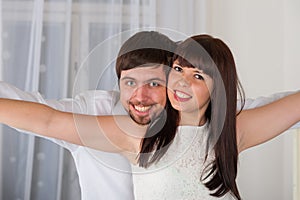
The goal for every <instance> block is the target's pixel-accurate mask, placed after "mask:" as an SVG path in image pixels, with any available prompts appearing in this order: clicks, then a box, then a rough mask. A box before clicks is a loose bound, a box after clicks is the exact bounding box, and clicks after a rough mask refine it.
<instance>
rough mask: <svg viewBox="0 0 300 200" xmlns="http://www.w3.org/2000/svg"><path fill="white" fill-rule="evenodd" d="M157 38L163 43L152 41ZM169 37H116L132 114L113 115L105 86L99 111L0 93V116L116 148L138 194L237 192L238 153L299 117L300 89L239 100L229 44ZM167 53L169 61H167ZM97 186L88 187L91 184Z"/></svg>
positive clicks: (81, 142)
mask: <svg viewBox="0 0 300 200" xmlns="http://www.w3.org/2000/svg"><path fill="white" fill-rule="evenodd" d="M162 38H164V40H162ZM160 40H161V41H164V43H163V42H159V43H156V42H154V41H160ZM147 41H148V42H147ZM166 41H168V42H166ZM146 43H148V44H146ZM166 43H169V44H171V45H169V47H170V48H169V47H168V48H166V47H167V46H165V45H164V44H166ZM142 44H146V45H148V46H143V45H142ZM153 44H154V45H153ZM149 45H150V46H149ZM173 47H174V48H175V46H173V45H172V42H170V40H169V39H168V38H166V37H165V36H163V35H161V34H159V33H157V32H140V33H137V34H136V35H134V36H133V37H132V38H130V39H129V40H128V41H127V42H125V44H124V45H123V46H122V48H121V50H120V54H119V57H118V58H117V64H116V69H117V70H116V71H117V75H118V78H119V85H120V102H121V103H122V105H123V106H124V108H125V110H126V111H127V112H128V114H129V115H130V117H129V116H126V115H115V116H112V115H111V114H112V113H117V114H120V112H118V111H117V110H118V108H117V107H118V105H116V106H112V104H111V103H112V101H114V102H117V101H116V96H115V95H112V94H110V95H111V96H110V97H107V99H104V98H103V100H101V99H100V102H99V103H100V104H101V103H103V105H102V107H97V108H99V109H103V110H104V111H103V113H96V114H98V116H91V115H82V114H74V113H67V112H61V111H58V110H55V109H52V108H51V107H48V106H46V105H42V104H37V103H30V102H25V101H14V100H8V99H1V101H0V110H1V112H0V122H1V123H4V124H7V125H10V126H13V127H15V128H19V129H23V130H27V131H31V132H34V133H36V134H38V135H41V136H44V137H48V138H56V139H58V140H62V141H66V142H67V143H71V144H74V146H73V147H74V149H73V150H74V152H76V151H77V149H79V148H83V147H79V146H87V147H89V148H92V149H96V150H101V151H107V152H114V153H120V154H121V155H123V156H125V157H126V158H127V159H128V160H130V162H131V163H132V169H133V172H134V174H133V183H134V193H135V198H136V199H199V198H200V199H215V198H216V199H217V197H222V198H224V197H225V198H231V197H233V198H235V199H241V197H240V195H239V192H238V189H237V186H236V182H235V179H236V173H237V160H238V154H239V153H240V152H241V151H243V150H245V149H247V148H250V147H252V146H255V145H258V144H260V143H263V142H266V141H268V140H270V139H271V138H273V137H275V136H277V135H278V134H280V133H282V132H283V131H285V130H286V129H288V128H290V127H291V126H292V125H293V124H295V123H296V122H298V121H299V120H300V108H298V107H299V106H297V103H298V104H299V102H300V93H295V94H290V95H288V96H286V97H284V98H281V99H280V100H277V101H274V102H273V103H270V104H268V105H265V106H261V107H258V108H255V109H249V110H237V94H238V89H239V88H240V86H239V82H238V78H237V74H236V68H235V63H234V59H233V56H232V54H231V52H230V50H229V48H228V47H227V46H226V44H224V43H223V42H222V41H221V40H219V39H216V38H213V37H211V36H208V35H197V36H193V37H191V38H188V39H187V40H185V41H183V42H181V43H180V44H179V45H178V46H177V47H176V50H175V53H174V55H172V52H173V50H172V48H173ZM169 61H170V63H171V68H168V67H166V65H169ZM166 88H167V90H166ZM166 93H167V97H168V98H167V97H166ZM242 93H243V92H242V91H241V92H240V94H242ZM92 94H93V93H92ZM92 94H90V95H92ZM107 94H108V93H107ZM4 97H5V96H4ZM112 99H113V100H112ZM241 99H242V100H241V102H242V104H243V96H242V97H241ZM91 103H92V102H91ZM95 103H96V102H95ZM104 104H106V105H109V107H105V106H104ZM113 105H114V104H113ZM75 106H79V105H75ZM87 106H91V107H93V106H94V105H87ZM98 106H99V105H98ZM103 106H104V107H103ZM88 114H95V113H88ZM100 115H102V116H100ZM103 115H105V116H103ZM33 121H34V126H33V125H32V122H33ZM270 122H272V123H270ZM96 150H91V151H96ZM97 152H98V151H97ZM75 154H76V153H75ZM109 155H111V156H113V155H114V154H108V155H106V156H109ZM77 156H78V155H77ZM75 157H76V156H74V158H75ZM75 162H76V161H75ZM82 164H84V163H81V165H82ZM138 166H140V167H138ZM77 167H79V164H77ZM92 168H93V167H92V166H91V169H92ZM78 170H79V169H78ZM86 170H88V169H86ZM78 172H79V174H80V170H79V171H78ZM140 172H142V173H140ZM83 176H84V173H82V174H80V175H79V178H81V179H84V177H83ZM96 178H97V177H94V179H96ZM102 182H103V180H102ZM117 182H118V181H116V184H115V185H114V186H115V189H116V191H115V192H116V193H119V194H120V193H121V192H125V193H126V191H125V189H124V187H123V190H120V191H118V190H117V188H118V187H119V185H120V183H119V184H118V183H117ZM123 183H124V182H123ZM81 187H83V185H82V184H81ZM98 187H99V188H97V186H96V185H94V188H88V187H86V188H85V189H86V190H89V193H90V194H91V193H92V192H93V190H94V192H97V190H99V189H101V185H99V186H98ZM127 187H128V191H129V193H130V192H131V187H130V186H127ZM83 192H84V191H83ZM127 194H128V192H127ZM210 194H212V195H213V196H211V195H210ZM103 195H105V194H103ZM112 195H113V194H112ZM153 195H156V197H155V196H153ZM129 196H130V194H128V196H126V197H129ZM114 197H116V196H114ZM126 197H125V198H126ZM85 198H88V196H85ZM99 198H101V197H100V196H99ZM90 199H91V198H90ZM123 199H124V198H123Z"/></svg>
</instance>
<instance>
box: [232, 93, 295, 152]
mask: <svg viewBox="0 0 300 200" xmlns="http://www.w3.org/2000/svg"><path fill="white" fill-rule="evenodd" d="M299 121H300V92H297V93H295V94H291V95H288V96H286V97H284V98H282V99H279V100H277V101H274V102H272V103H270V104H267V105H265V106H262V107H258V108H255V109H249V110H243V111H242V112H241V113H240V114H239V115H238V116H237V143H238V148H239V152H241V151H243V150H245V149H247V148H250V147H252V146H255V145H258V144H261V143H264V142H266V141H268V140H270V139H272V138H274V137H276V136H278V135H279V134H281V133H283V132H284V131H286V130H287V129H289V128H290V127H291V126H293V125H294V124H295V123H297V122H299Z"/></svg>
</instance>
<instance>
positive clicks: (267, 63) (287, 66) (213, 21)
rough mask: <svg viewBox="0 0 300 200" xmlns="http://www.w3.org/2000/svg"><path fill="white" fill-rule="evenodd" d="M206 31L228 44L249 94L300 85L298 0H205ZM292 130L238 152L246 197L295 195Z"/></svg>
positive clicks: (249, 199) (240, 181)
mask: <svg viewBox="0 0 300 200" xmlns="http://www.w3.org/2000/svg"><path fill="white" fill-rule="evenodd" d="M207 2H208V4H207V27H206V30H207V32H208V33H210V34H213V35H215V36H219V37H220V38H222V39H223V40H225V41H226V42H227V44H228V45H229V46H230V48H231V49H232V51H233V53H234V55H235V59H236V63H237V68H238V72H239V75H240V79H241V82H242V84H243V87H244V89H245V91H246V96H247V97H258V96H262V95H263V96H265V95H269V94H272V93H275V92H279V91H283V90H295V89H299V86H300V78H299V75H300V25H299V24H300V22H299V21H300V12H299V9H300V1H298V0H264V1H260V0H244V1H239V0H227V1H217V0H211V1H207ZM292 146H293V135H292V134H289V133H286V134H284V135H282V136H280V137H278V138H276V139H274V140H272V141H270V142H268V143H265V144H263V145H260V146H257V147H254V148H252V149H250V150H247V151H245V152H243V153H242V154H241V155H240V163H239V166H240V167H239V173H238V184H239V188H240V192H241V195H242V197H243V199H245V200H269V199H270V200H271V199H272V200H283V199H284V200H292V199H293V172H292V170H293V147H292Z"/></svg>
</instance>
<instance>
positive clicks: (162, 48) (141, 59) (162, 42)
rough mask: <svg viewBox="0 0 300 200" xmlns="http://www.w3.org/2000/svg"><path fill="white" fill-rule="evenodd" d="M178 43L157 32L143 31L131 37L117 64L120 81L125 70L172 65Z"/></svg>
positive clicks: (125, 44) (122, 49)
mask: <svg viewBox="0 0 300 200" xmlns="http://www.w3.org/2000/svg"><path fill="white" fill-rule="evenodd" d="M176 46H177V45H176V43H175V42H174V41H172V40H171V39H170V38H168V37H167V36H166V35H163V34H161V33H159V32H156V31H142V32H138V33H136V34H135V35H133V36H132V37H130V38H129V39H128V40H127V41H126V42H125V43H124V44H123V45H122V47H121V49H120V51H119V54H118V58H117V62H116V73H117V76H118V79H120V77H121V72H122V71H123V70H129V69H133V68H136V67H142V66H147V65H148V66H149V65H152V66H153V65H156V64H163V65H167V66H169V65H170V60H171V58H172V56H173V52H174V50H175V48H176Z"/></svg>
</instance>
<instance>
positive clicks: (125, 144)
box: [0, 99, 146, 152]
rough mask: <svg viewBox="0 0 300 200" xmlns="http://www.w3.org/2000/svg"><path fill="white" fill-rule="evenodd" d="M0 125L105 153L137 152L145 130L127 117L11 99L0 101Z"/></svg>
mask: <svg viewBox="0 0 300 200" xmlns="http://www.w3.org/2000/svg"><path fill="white" fill-rule="evenodd" d="M0 123H3V124H6V125H8V126H12V127H14V128H18V129H23V130H26V131H30V132H34V133H36V134H39V135H41V136H45V137H51V138H56V139H60V140H65V141H67V142H70V143H73V144H77V145H82V146H87V147H90V148H94V149H97V150H102V151H108V152H123V151H131V152H138V150H139V142H140V136H141V137H142V136H143V135H144V133H145V131H146V126H140V125H137V124H136V123H135V122H133V121H132V120H131V119H130V117H128V116H91V115H81V114H73V113H68V112H61V111H58V110H55V109H53V108H51V107H49V106H46V105H44V104H39V103H34V102H27V101H20V100H11V99H0Z"/></svg>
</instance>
